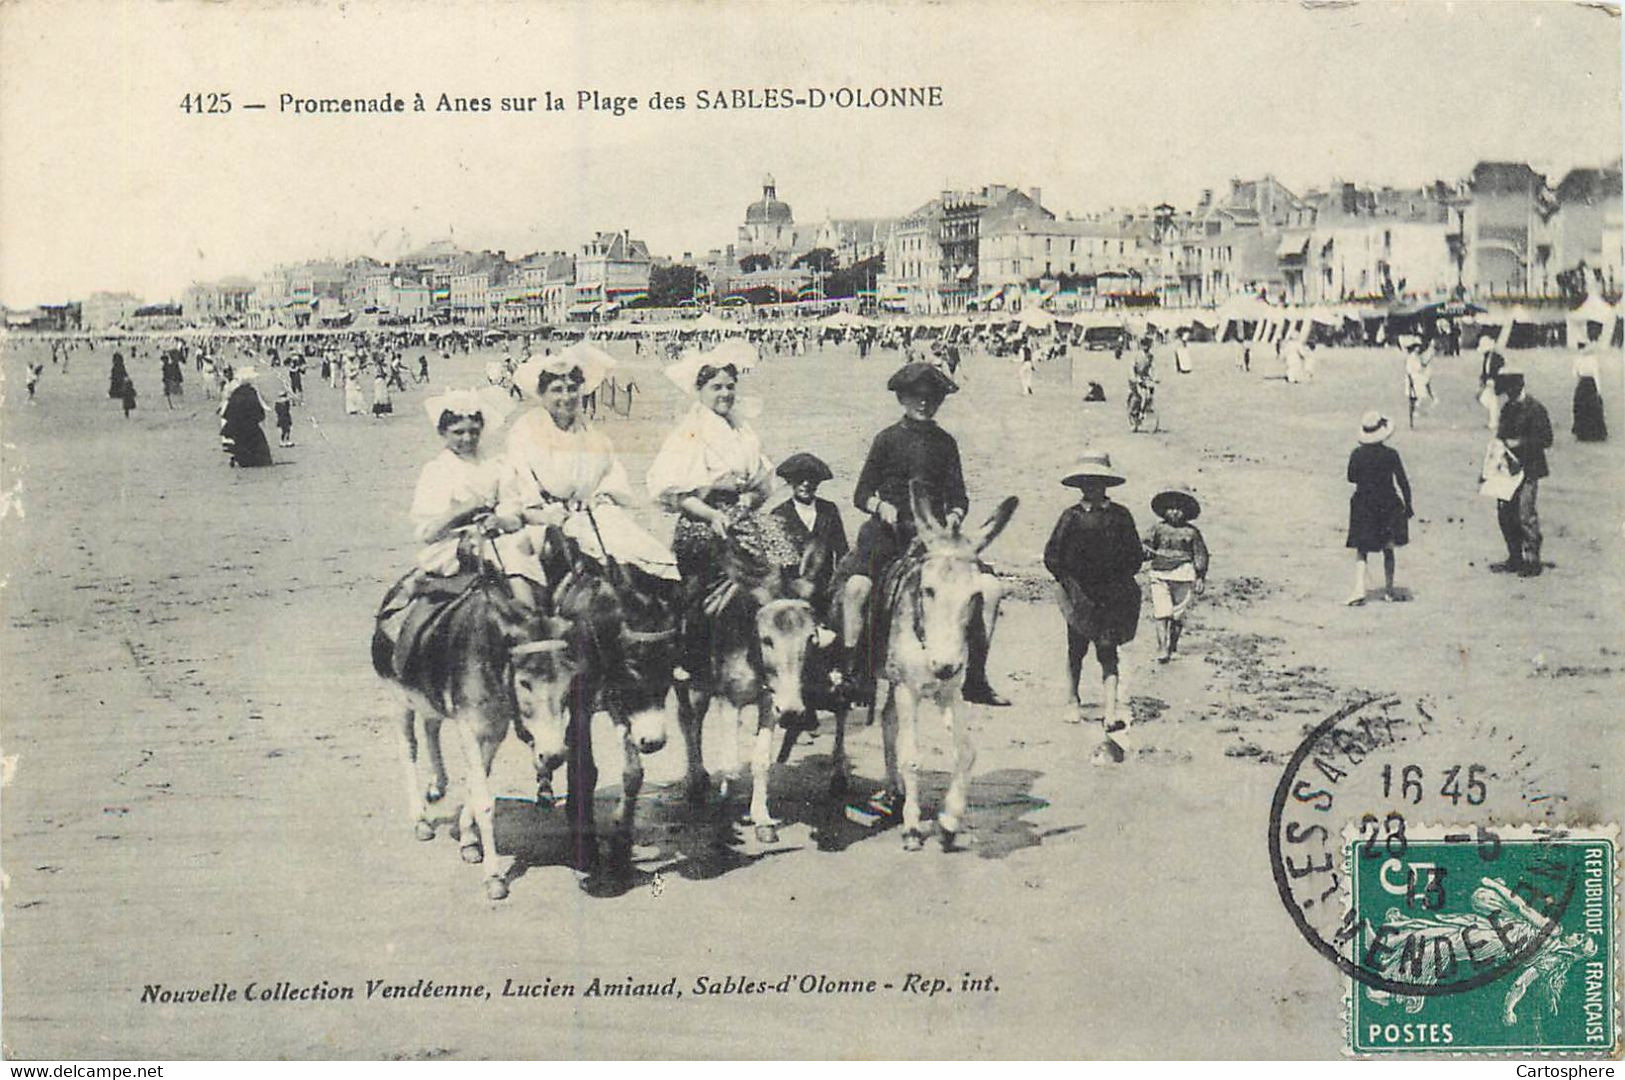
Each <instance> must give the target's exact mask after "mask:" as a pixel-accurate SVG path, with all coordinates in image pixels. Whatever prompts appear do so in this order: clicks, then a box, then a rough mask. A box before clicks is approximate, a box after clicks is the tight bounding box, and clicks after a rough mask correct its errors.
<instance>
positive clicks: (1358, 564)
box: [1347, 551, 1365, 606]
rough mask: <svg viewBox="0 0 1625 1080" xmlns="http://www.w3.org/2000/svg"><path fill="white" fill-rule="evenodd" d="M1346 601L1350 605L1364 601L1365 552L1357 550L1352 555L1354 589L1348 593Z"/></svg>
mask: <svg viewBox="0 0 1625 1080" xmlns="http://www.w3.org/2000/svg"><path fill="white" fill-rule="evenodd" d="M1347 603H1348V604H1349V605H1350V606H1353V605H1355V604H1363V603H1365V552H1363V551H1359V552H1356V553H1355V555H1354V591H1353V592H1351V593H1349V598H1348V601H1347Z"/></svg>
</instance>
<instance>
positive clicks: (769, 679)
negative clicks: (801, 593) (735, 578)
mask: <svg viewBox="0 0 1625 1080" xmlns="http://www.w3.org/2000/svg"><path fill="white" fill-rule="evenodd" d="M759 599H761V598H759ZM817 631H818V620H817V619H816V618H814V617H813V609H812V605H811V604H810V603H808V602H807V601H806V600H802V599H799V598H781V599H772V598H766V599H765V602H763V603H762V605H761V606H760V607H758V608H757V609H756V638H757V645H758V646H759V647H760V649H761V656H762V666H761V679H762V688H763V689H764V690H765V691H767V693H768V694H769V695H771V697H772V699H773V707H774V708H775V709H776V710H777V711H778V713H779V715H780V716H785V715H789V714H794V713H799V712H801V711H803V709H804V708H805V705H804V704H803V702H802V688H801V674H802V669H803V668H804V667H805V665H806V662H807V648H808V646H810V645H811V644H812V642H813V638H814V635H815V634H816V633H817Z"/></svg>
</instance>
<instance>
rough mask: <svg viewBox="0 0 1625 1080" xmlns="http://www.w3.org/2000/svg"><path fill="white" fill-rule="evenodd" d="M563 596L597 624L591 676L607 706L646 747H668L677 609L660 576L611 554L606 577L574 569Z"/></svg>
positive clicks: (593, 625)
mask: <svg viewBox="0 0 1625 1080" xmlns="http://www.w3.org/2000/svg"><path fill="white" fill-rule="evenodd" d="M572 577H573V581H572V582H569V583H566V586H564V587H561V595H562V596H563V600H562V601H561V602H562V603H564V604H565V605H566V606H567V607H569V608H570V609H573V610H578V611H580V612H581V615H582V617H583V618H584V619H585V620H587V623H588V625H589V626H590V628H591V632H590V635H589V636H590V642H591V656H590V659H589V660H588V666H589V669H590V671H589V677H590V680H591V682H592V684H593V686H594V688H595V689H596V691H597V693H598V695H599V697H600V699H601V701H602V705H603V708H604V710H605V711H606V712H608V713H609V715H610V717H611V719H613V720H614V721H615V723H617V724H619V725H621V726H622V727H624V728H626V730H627V732H628V734H629V737H630V738H631V740H632V743H633V744H634V745H635V746H636V747H637V748H638V750H639V751H641V752H642V753H645V754H652V753H654V752H655V751H657V750H659V749H660V748H661V747H663V746H665V745H666V731H667V722H668V717H667V709H666V702H667V698H668V697H669V695H670V692H671V684H672V670H673V668H675V667H676V665H677V608H676V602H675V597H674V596H662V595H659V594H658V592H657V589H658V586H657V585H656V584H655V583H654V582H647V583H641V584H640V582H639V581H638V579H637V577H636V575H634V574H633V573H632V572H631V571H628V570H626V569H625V568H624V567H622V566H621V565H620V564H618V563H616V562H615V561H614V560H610V561H609V563H608V565H607V566H606V567H605V568H604V572H603V573H602V574H601V575H600V574H597V573H594V572H592V571H590V570H589V571H586V572H578V573H576V574H574V575H572Z"/></svg>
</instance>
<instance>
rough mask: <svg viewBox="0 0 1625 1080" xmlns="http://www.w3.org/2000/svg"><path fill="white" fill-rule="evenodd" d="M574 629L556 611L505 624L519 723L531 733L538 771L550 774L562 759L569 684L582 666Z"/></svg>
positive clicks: (568, 703)
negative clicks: (523, 621)
mask: <svg viewBox="0 0 1625 1080" xmlns="http://www.w3.org/2000/svg"><path fill="white" fill-rule="evenodd" d="M573 629H574V624H573V623H572V622H571V621H570V620H568V619H563V618H559V617H557V616H553V615H543V616H539V617H536V618H534V619H531V620H527V621H526V622H525V623H523V624H519V625H517V626H513V625H507V626H504V636H505V637H506V638H507V640H508V661H509V664H510V665H511V666H512V670H513V697H514V705H515V709H516V711H517V713H518V719H517V722H516V726H517V727H518V728H519V730H520V733H521V735H522V736H524V735H528V736H529V737H528V738H527V739H526V741H527V742H529V743H530V745H531V750H532V752H533V753H534V754H535V757H536V773H537V776H549V775H551V774H552V773H553V771H554V770H556V769H557V768H558V767H559V766H560V765H561V764H563V763H564V753H565V733H566V732H567V731H568V730H569V726H570V689H571V687H572V686H573V685H574V684H575V679H576V676H577V675H578V674H580V672H581V667H582V656H581V650H580V648H579V646H578V644H577V642H576V640H575V639H574V638H575V636H574V635H573V633H572V630H573Z"/></svg>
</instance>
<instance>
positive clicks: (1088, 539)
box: [1044, 502, 1145, 645]
mask: <svg viewBox="0 0 1625 1080" xmlns="http://www.w3.org/2000/svg"><path fill="white" fill-rule="evenodd" d="M1144 561H1145V549H1144V548H1143V547H1142V546H1141V544H1140V534H1139V531H1138V530H1137V529H1136V528H1135V527H1134V515H1133V514H1131V513H1129V511H1128V508H1127V507H1125V506H1121V505H1119V504H1118V503H1114V502H1108V503H1106V505H1104V506H1102V507H1100V508H1099V509H1088V508H1086V507H1084V506H1083V505H1082V504H1081V503H1074V504H1073V505H1071V506H1069V507H1067V508H1066V509H1065V510H1064V511H1062V512H1061V517H1060V520H1058V521H1057V522H1056V523H1055V529H1054V531H1053V532H1051V533H1050V538H1049V543H1047V544H1045V545H1044V566H1045V568H1046V569H1048V570H1049V572H1050V573H1051V574H1053V575H1054V576H1055V579H1056V580H1057V581H1059V582H1060V583H1061V610H1062V613H1063V614H1065V616H1066V621H1067V623H1068V625H1070V626H1071V627H1072V629H1073V630H1075V631H1076V632H1077V633H1078V634H1080V635H1082V636H1083V637H1084V638H1086V639H1087V640H1089V641H1091V642H1093V643H1094V644H1096V645H1122V644H1124V643H1125V642H1129V641H1133V640H1134V634H1135V632H1136V631H1137V630H1138V629H1139V625H1140V586H1139V583H1138V582H1137V581H1135V580H1134V575H1135V573H1137V572H1138V571H1139V569H1140V564H1141V563H1143V562H1144Z"/></svg>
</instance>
